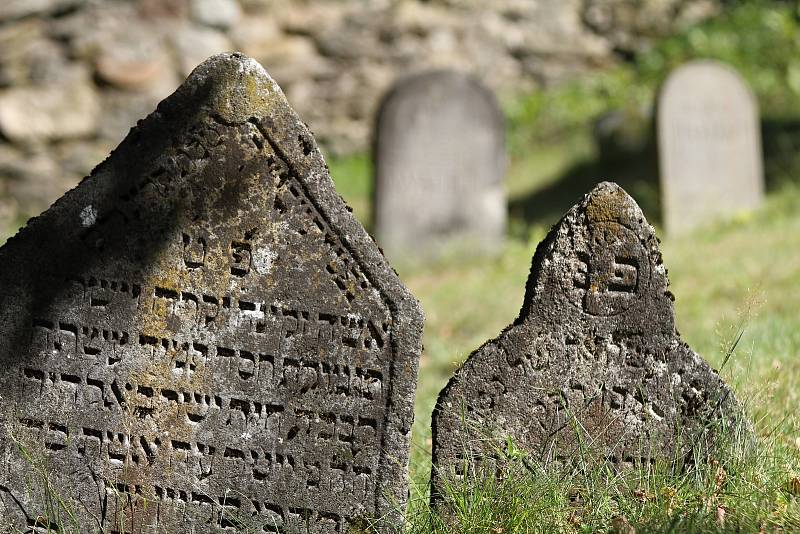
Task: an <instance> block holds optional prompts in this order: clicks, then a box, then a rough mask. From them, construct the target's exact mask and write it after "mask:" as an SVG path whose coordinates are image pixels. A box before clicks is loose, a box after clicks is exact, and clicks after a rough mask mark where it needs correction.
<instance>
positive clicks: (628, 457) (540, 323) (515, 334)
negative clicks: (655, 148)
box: [433, 183, 739, 496]
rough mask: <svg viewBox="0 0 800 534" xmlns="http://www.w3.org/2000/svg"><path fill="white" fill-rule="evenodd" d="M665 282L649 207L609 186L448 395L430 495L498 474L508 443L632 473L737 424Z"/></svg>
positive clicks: (568, 219)
mask: <svg viewBox="0 0 800 534" xmlns="http://www.w3.org/2000/svg"><path fill="white" fill-rule="evenodd" d="M667 284H668V283H667V274H666V268H665V267H664V264H663V263H662V260H661V253H660V252H659V249H658V240H657V239H656V236H655V235H654V233H653V228H652V227H651V226H650V225H649V224H648V223H647V221H645V219H644V216H643V215H642V212H641V210H640V209H639V207H638V206H637V205H636V203H635V202H634V201H633V199H631V198H630V197H629V196H628V195H627V194H626V193H625V191H623V190H622V188H620V187H619V186H617V185H616V184H613V183H602V184H599V185H598V186H597V187H595V189H594V190H592V192H591V193H589V194H588V195H587V196H586V197H584V199H583V200H582V201H581V202H580V203H578V204H577V205H576V206H574V207H573V208H572V209H571V210H570V211H569V212H568V213H567V214H566V216H565V217H564V218H563V219H562V220H561V221H560V222H559V223H558V224H557V225H556V226H554V227H553V229H552V230H551V231H550V233H549V234H548V236H547V237H546V238H545V240H544V241H543V242H542V243H541V244H540V245H539V246H538V248H537V249H536V254H535V255H534V257H533V265H532V268H531V274H530V278H529V279H528V284H527V290H526V295H525V300H524V303H523V305H522V311H521V312H520V315H519V318H518V319H517V320H516V321H515V322H514V324H513V325H511V326H510V327H508V328H507V329H506V330H504V331H503V332H502V333H501V334H500V336H499V337H497V338H496V339H494V340H492V341H489V342H488V343H486V344H485V345H483V346H482V347H480V348H479V349H478V350H476V351H475V352H474V353H472V355H471V356H470V357H469V359H468V360H467V361H466V363H465V364H464V365H463V367H462V368H461V369H460V370H458V371H457V372H456V374H455V376H454V377H453V378H452V379H451V380H450V382H449V384H448V385H447V386H446V387H445V388H444V390H442V392H441V394H440V396H439V400H438V403H437V405H436V409H435V410H434V416H433V462H434V472H433V489H434V496H437V495H438V496H441V495H442V494H443V493H444V492H443V491H442V490H443V488H444V487H445V486H443V482H444V481H445V480H447V481H450V482H456V481H458V480H459V479H462V478H463V477H464V476H467V475H481V473H482V471H481V469H483V468H487V469H489V471H488V473H495V468H496V467H498V465H497V464H498V462H502V461H503V459H504V453H505V452H507V451H506V444H507V441H506V438H508V437H510V438H511V439H512V440H513V443H514V444H515V446H516V447H518V448H519V449H521V450H524V451H526V452H527V453H529V454H530V455H531V456H532V458H534V459H535V460H537V461H542V462H544V463H546V464H551V463H553V462H556V465H558V464H562V465H563V464H567V465H569V464H571V462H572V461H577V460H576V459H577V458H578V457H579V456H594V457H596V458H598V459H600V460H608V461H610V462H611V463H613V464H615V465H617V466H620V467H622V466H626V465H631V464H638V463H640V462H649V461H651V460H652V459H653V458H656V457H658V456H670V455H672V454H673V453H675V452H682V450H680V449H679V448H680V447H682V444H691V443H692V442H693V441H697V440H699V439H701V438H703V437H706V436H707V435H708V436H710V435H712V433H713V431H714V430H716V429H717V428H718V427H719V426H724V425H726V424H728V423H734V422H736V421H738V420H739V411H738V406H737V403H736V400H735V399H734V397H733V394H732V393H731V391H730V390H729V389H728V387H727V386H726V385H725V384H724V383H723V382H722V380H721V379H720V377H719V376H718V375H717V373H716V372H715V371H713V370H712V369H711V368H710V367H709V366H708V364H707V363H706V362H705V361H704V360H702V359H701V358H700V356H698V355H697V354H696V353H695V352H693V351H692V349H691V348H689V346H688V345H686V344H685V343H684V342H682V341H681V340H680V337H679V336H678V334H677V332H676V331H675V324H674V314H673V304H672V301H673V297H672V295H671V294H670V292H669V291H668V289H667ZM709 439H710V438H709ZM676 447H679V448H676ZM483 474H484V475H485V474H486V472H483Z"/></svg>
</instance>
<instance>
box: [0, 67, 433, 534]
mask: <svg viewBox="0 0 800 534" xmlns="http://www.w3.org/2000/svg"><path fill="white" fill-rule="evenodd" d="M421 330H422V315H421V311H420V309H419V307H418V304H417V303H416V301H415V300H414V299H413V297H412V296H411V295H410V294H409V293H408V291H407V290H406V289H405V288H404V287H403V286H402V285H401V283H400V282H399V280H398V278H397V276H396V275H395V274H394V273H393V271H392V269H391V268H390V267H389V265H388V264H387V263H386V261H385V260H384V259H383V257H382V256H381V255H380V252H379V250H378V248H377V246H376V245H375V244H374V242H373V241H372V240H371V238H370V237H369V236H368V235H367V233H366V232H365V231H364V229H363V228H362V227H361V226H360V225H359V224H358V223H357V222H356V220H355V218H354V217H353V216H352V215H351V213H350V212H349V209H348V208H347V206H346V205H345V204H344V202H343V201H342V200H341V198H340V197H339V196H338V195H337V194H336V191H335V189H334V186H333V183H332V182H331V179H330V176H329V175H328V171H327V168H326V166H325V163H324V161H323V159H322V156H321V155H320V152H319V150H318V149H317V147H316V144H315V143H314V140H313V138H312V137H311V134H310V133H309V131H308V130H307V129H306V128H305V126H303V124H302V122H301V121H300V120H299V119H298V117H297V116H296V115H295V113H294V112H293V111H292V109H291V108H290V107H289V105H288V104H287V102H286V99H285V97H284V96H283V94H282V92H281V90H280V88H279V87H278V86H277V85H276V84H275V82H273V81H272V79H271V78H270V77H269V76H268V75H267V73H266V72H265V71H264V69H263V68H262V67H261V66H259V65H258V64H257V63H256V62H255V61H253V60H252V59H249V58H246V57H244V56H242V55H240V54H223V55H219V56H215V57H213V58H211V59H209V60H208V61H206V62H205V63H203V64H202V65H200V66H199V67H198V68H197V69H196V70H195V71H194V72H193V73H192V74H191V76H190V77H189V78H188V80H187V81H186V82H185V83H184V84H183V85H182V86H181V87H180V88H179V89H178V90H177V91H176V92H175V94H173V95H172V96H170V97H169V98H167V99H166V100H164V101H163V102H162V103H161V104H160V105H159V106H158V108H157V109H156V111H155V112H154V113H153V114H152V115H150V116H149V117H147V118H146V119H144V120H142V121H140V122H139V124H138V126H137V127H136V128H135V129H133V130H132V131H131V133H130V134H129V135H128V137H127V138H126V139H125V141H123V143H122V144H121V145H120V146H119V147H118V148H117V149H116V150H115V151H114V152H113V153H112V154H111V155H110V156H109V158H108V159H107V160H106V161H105V162H103V163H102V164H101V165H100V166H98V167H97V168H96V169H95V170H94V172H93V173H92V174H91V176H89V177H88V178H86V179H85V180H84V181H83V182H82V183H81V184H80V185H79V186H78V187H76V188H75V189H74V190H72V191H70V192H69V193H67V194H66V195H65V196H64V197H63V198H61V199H60V200H59V201H58V202H56V203H55V204H54V205H53V206H52V207H51V208H50V209H49V210H47V211H46V212H45V213H43V214H42V215H41V216H39V217H37V218H35V219H33V220H31V221H30V222H29V224H28V225H27V227H26V228H24V229H23V230H21V231H20V232H19V234H18V235H17V236H16V237H14V238H12V239H11V240H9V241H8V243H7V244H6V245H5V246H4V247H3V248H2V249H0V361H1V362H2V366H1V367H0V395H2V400H0V418H2V432H1V433H0V454H1V455H2V464H0V523H2V524H3V526H4V527H8V526H11V527H13V528H16V529H19V531H28V530H29V529H33V528H35V527H41V528H48V526H49V527H54V526H55V525H57V524H62V523H63V524H65V525H68V526H71V525H72V523H71V521H72V519H71V518H72V517H74V518H76V519H75V522H76V524H77V527H78V530H80V531H81V532H87V533H89V532H91V533H95V532H101V531H102V532H117V531H119V532H126V533H130V534H137V533H145V532H146V533H155V532H194V533H207V532H222V531H224V532H240V531H241V532H245V531H247V532H250V531H253V532H255V531H256V530H257V531H259V532H262V531H263V532H326V533H343V532H346V531H347V529H348V525H350V524H352V523H358V524H362V523H364V522H370V521H371V520H372V519H375V518H380V521H381V523H379V524H381V525H383V527H385V528H386V529H388V530H391V529H393V528H395V527H396V526H397V524H398V523H399V511H400V510H401V509H402V508H401V507H402V504H403V502H404V501H405V499H406V497H407V481H406V470H407V465H408V447H409V433H410V429H411V422H412V419H413V398H414V391H415V385H416V377H417V362H418V357H419V353H420V350H421ZM55 497H57V499H61V500H62V501H63V503H64V504H63V506H62V505H60V504H59V505H57V506H54V505H53V504H52V503H53V502H61V501H58V500H54V498H55ZM48 503H49V504H48ZM59 521H61V523H59ZM37 532H38V530H37Z"/></svg>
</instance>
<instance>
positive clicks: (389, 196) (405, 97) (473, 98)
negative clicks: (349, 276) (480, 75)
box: [373, 70, 506, 258]
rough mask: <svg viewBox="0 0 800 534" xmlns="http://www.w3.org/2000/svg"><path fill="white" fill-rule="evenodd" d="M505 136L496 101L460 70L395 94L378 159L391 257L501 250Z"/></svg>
mask: <svg viewBox="0 0 800 534" xmlns="http://www.w3.org/2000/svg"><path fill="white" fill-rule="evenodd" d="M504 130H505V126H504V119H503V115H502V113H501V111H500V108H499V106H498V105H497V102H496V100H495V98H494V95H493V94H492V93H491V92H490V91H489V90H488V89H486V88H485V87H484V86H482V85H481V84H479V83H478V82H477V81H475V80H474V79H472V78H470V77H468V76H465V75H463V74H460V73H457V72H451V71H444V70H441V71H432V72H426V73H421V74H417V75H414V76H412V77H410V78H407V79H405V80H403V81H401V82H400V83H399V84H398V85H397V86H396V87H395V88H394V89H393V90H392V92H391V93H389V95H388V96H387V97H386V99H385V100H384V102H383V104H382V105H381V108H380V111H379V113H378V119H377V126H376V134H375V135H376V138H375V145H374V147H375V148H374V151H375V152H374V155H373V159H374V161H375V233H376V235H377V239H378V243H379V244H380V245H381V247H382V248H383V249H384V250H385V251H386V252H387V254H388V255H389V257H397V258H399V257H402V256H403V255H404V254H405V253H407V252H410V251H413V252H414V253H415V254H417V255H419V254H428V253H430V254H433V253H435V252H437V251H438V250H440V249H442V248H445V247H447V246H448V245H450V244H453V243H462V244H468V245H470V246H475V247H476V248H482V249H486V250H493V249H496V248H498V247H499V246H500V244H501V243H502V241H503V236H504V234H505V223H506V198H505V191H504V188H503V178H504V173H505V164H506V155H505V131H504Z"/></svg>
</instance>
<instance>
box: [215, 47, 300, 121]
mask: <svg viewBox="0 0 800 534" xmlns="http://www.w3.org/2000/svg"><path fill="white" fill-rule="evenodd" d="M210 61H218V62H219V65H216V66H215V67H214V68H215V70H216V72H213V73H212V74H211V77H212V79H213V82H212V83H214V82H216V84H217V86H216V87H215V90H214V96H213V97H212V107H213V108H214V110H215V111H216V112H217V113H219V115H220V116H222V118H224V119H225V120H226V121H228V122H231V123H241V122H244V121H246V120H247V119H249V118H251V117H263V116H265V115H268V114H269V112H270V109H272V108H273V107H274V106H275V105H278V104H280V103H281V102H282V101H283V99H284V97H283V95H282V93H281V91H280V89H279V88H278V85H277V84H276V83H275V82H274V81H272V79H271V78H270V77H269V75H268V74H267V72H266V71H265V70H264V68H263V67H262V66H261V65H259V64H258V63H257V62H256V61H255V60H253V59H251V58H247V57H235V56H228V57H227V58H224V59H216V58H215V59H212V60H210Z"/></svg>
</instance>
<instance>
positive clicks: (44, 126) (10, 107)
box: [0, 80, 100, 143]
mask: <svg viewBox="0 0 800 534" xmlns="http://www.w3.org/2000/svg"><path fill="white" fill-rule="evenodd" d="M99 115H100V105H99V102H98V98H97V93H96V92H95V90H94V89H93V88H92V87H91V86H90V85H88V84H87V83H86V82H85V81H83V80H75V81H73V82H70V83H67V84H64V85H58V86H56V85H52V86H43V87H31V88H15V89H9V90H7V91H3V92H0V132H2V133H3V135H5V136H6V137H7V138H8V139H10V140H12V141H14V142H17V143H36V142H42V141H46V140H49V139H69V138H73V137H84V136H88V135H89V134H91V133H92V132H93V131H94V129H95V127H96V126H97V122H98V119H99Z"/></svg>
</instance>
